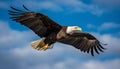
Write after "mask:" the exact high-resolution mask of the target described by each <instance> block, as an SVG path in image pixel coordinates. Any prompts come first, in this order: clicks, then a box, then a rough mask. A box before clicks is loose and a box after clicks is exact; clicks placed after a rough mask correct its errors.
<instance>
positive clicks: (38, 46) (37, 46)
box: [31, 39, 45, 50]
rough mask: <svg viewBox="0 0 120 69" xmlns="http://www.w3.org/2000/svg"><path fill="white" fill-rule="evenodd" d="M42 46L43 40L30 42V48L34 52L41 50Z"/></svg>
mask: <svg viewBox="0 0 120 69" xmlns="http://www.w3.org/2000/svg"><path fill="white" fill-rule="evenodd" d="M44 45H45V43H44V39H42V40H36V41H33V42H31V46H32V47H33V48H34V49H36V50H41V48H42V47H43V46H44Z"/></svg>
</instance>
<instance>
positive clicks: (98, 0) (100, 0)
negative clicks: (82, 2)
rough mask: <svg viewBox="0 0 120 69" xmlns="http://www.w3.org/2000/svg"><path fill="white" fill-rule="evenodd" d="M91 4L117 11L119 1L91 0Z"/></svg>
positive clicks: (119, 4)
mask: <svg viewBox="0 0 120 69" xmlns="http://www.w3.org/2000/svg"><path fill="white" fill-rule="evenodd" d="M92 1H93V3H95V4H97V5H99V6H102V7H104V8H107V9H116V8H117V9H119V6H120V0H92Z"/></svg>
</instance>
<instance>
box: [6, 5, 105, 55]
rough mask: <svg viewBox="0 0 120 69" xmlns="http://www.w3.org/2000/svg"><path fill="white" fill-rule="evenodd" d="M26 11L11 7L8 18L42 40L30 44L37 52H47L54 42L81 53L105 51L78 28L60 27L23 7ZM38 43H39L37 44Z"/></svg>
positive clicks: (42, 15)
mask: <svg viewBox="0 0 120 69" xmlns="http://www.w3.org/2000/svg"><path fill="white" fill-rule="evenodd" d="M23 8H24V9H25V10H26V11H22V10H19V9H16V8H14V7H11V9H10V10H8V13H9V15H10V18H11V19H12V20H13V21H16V22H18V23H20V24H22V25H24V26H27V27H28V28H30V29H31V30H32V31H33V32H35V33H36V34H37V35H38V36H39V37H41V38H44V39H42V40H37V41H35V42H34V44H31V45H32V47H33V48H35V49H37V50H47V49H49V48H50V46H53V44H54V43H55V42H61V43H64V44H68V45H72V46H73V47H75V48H77V49H80V50H81V51H83V52H87V53H89V52H91V55H92V56H94V52H96V53H97V54H99V53H100V52H103V50H104V49H105V48H104V47H103V46H102V44H101V43H100V42H99V41H98V40H97V39H96V38H95V37H94V36H93V35H91V34H89V33H85V32H76V31H78V30H80V31H82V28H80V27H78V26H61V25H59V24H57V23H56V22H54V21H53V20H51V19H50V18H49V17H48V16H46V15H44V14H42V13H36V12H31V11H30V10H29V9H27V8H26V7H25V6H24V5H23ZM38 41H39V42H38Z"/></svg>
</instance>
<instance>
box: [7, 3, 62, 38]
mask: <svg viewBox="0 0 120 69" xmlns="http://www.w3.org/2000/svg"><path fill="white" fill-rule="evenodd" d="M23 7H24V9H26V10H27V11H28V9H27V8H26V7H25V6H24V5H23ZM8 12H9V15H10V18H11V19H12V20H13V21H16V22H19V23H20V24H22V25H25V26H27V27H29V28H30V29H31V30H33V31H34V32H35V33H36V34H37V35H38V36H40V37H46V36H48V35H49V34H51V33H52V32H57V31H59V30H60V29H61V26H60V25H59V24H57V23H55V22H54V21H53V20H51V19H50V18H49V17H47V16H46V15H44V14H41V13H35V12H25V11H22V10H19V9H16V8H14V7H11V10H8Z"/></svg>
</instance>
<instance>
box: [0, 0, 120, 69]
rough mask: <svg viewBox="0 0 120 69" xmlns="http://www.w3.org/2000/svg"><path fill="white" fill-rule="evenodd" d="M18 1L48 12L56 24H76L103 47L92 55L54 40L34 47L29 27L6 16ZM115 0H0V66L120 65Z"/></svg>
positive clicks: (67, 68)
mask: <svg viewBox="0 0 120 69" xmlns="http://www.w3.org/2000/svg"><path fill="white" fill-rule="evenodd" d="M22 4H24V5H26V6H27V7H28V8H29V9H30V10H32V11H35V12H41V13H44V14H46V15H48V16H49V17H50V18H52V19H53V20H54V21H56V22H57V23H59V24H60V25H63V26H64V25H65V26H66V25H69V26H72V25H77V26H80V27H82V28H83V32H89V33H91V34H93V35H94V36H96V37H97V38H98V39H99V40H100V41H101V42H103V43H107V44H108V45H107V46H105V47H106V48H107V50H105V52H104V53H101V54H100V55H97V54H96V56H95V57H92V56H91V55H89V54H87V53H82V52H80V51H79V50H77V49H75V48H74V47H72V46H69V45H64V44H61V43H56V44H55V45H54V48H53V49H50V50H47V51H39V52H38V51H36V50H34V49H33V48H32V47H31V46H30V42H32V41H34V40H36V39H39V37H38V36H37V35H36V34H34V33H33V32H32V31H31V30H30V29H28V28H26V27H25V26H22V25H20V24H18V23H16V22H13V21H11V20H10V19H9V15H8V14H7V10H8V9H10V6H14V7H16V8H19V9H23V8H22ZM119 7H120V1H119V0H34V1H33V0H13V1H11V0H1V1H0V69H118V68H119V67H120V66H119V64H120V54H119V52H120V43H119V42H120V8H119Z"/></svg>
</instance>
